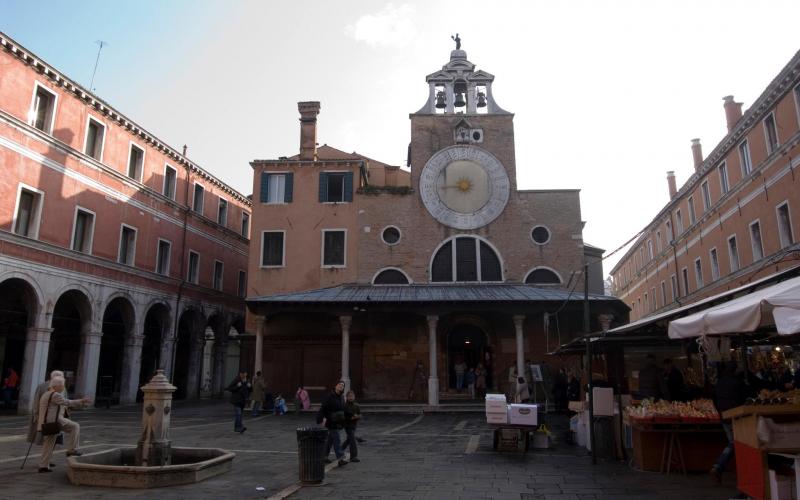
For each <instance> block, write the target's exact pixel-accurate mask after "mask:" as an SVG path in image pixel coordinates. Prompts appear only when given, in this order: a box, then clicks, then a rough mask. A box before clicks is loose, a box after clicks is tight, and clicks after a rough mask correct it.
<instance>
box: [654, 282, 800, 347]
mask: <svg viewBox="0 0 800 500" xmlns="http://www.w3.org/2000/svg"><path fill="white" fill-rule="evenodd" d="M768 325H775V328H776V330H777V331H778V334H780V335H791V334H793V333H800V277H797V278H792V279H789V280H786V281H783V282H781V283H777V284H775V285H772V286H768V287H766V288H762V289H760V290H756V291H754V292H752V293H749V294H747V295H744V296H742V297H739V298H736V299H733V300H731V301H729V302H725V303H723V304H719V305H716V306H714V307H710V308H708V309H706V310H704V311H700V312H697V313H694V314H692V315H690V316H686V317H685V318H680V319H676V320H674V321H670V323H669V337H670V338H672V339H683V338H690V337H700V336H701V335H715V334H717V335H718V334H725V333H747V332H754V331H756V330H757V329H759V328H760V327H764V326H768Z"/></svg>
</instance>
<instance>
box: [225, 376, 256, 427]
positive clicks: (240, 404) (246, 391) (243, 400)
mask: <svg viewBox="0 0 800 500" xmlns="http://www.w3.org/2000/svg"><path fill="white" fill-rule="evenodd" d="M252 389H253V384H251V383H250V382H249V381H248V380H247V372H246V371H244V370H240V371H239V376H238V377H236V378H235V379H233V382H231V383H230V384H229V385H228V388H227V389H226V390H227V391H228V392H230V393H231V400H230V401H231V404H232V405H233V408H234V411H235V412H236V413H235V416H234V420H233V432H238V433H239V434H243V433H244V431H246V430H247V427H245V426H244V423H243V422H242V418H243V416H244V405H245V404H247V398H249V397H250V391H251V390H252Z"/></svg>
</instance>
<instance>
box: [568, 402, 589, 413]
mask: <svg viewBox="0 0 800 500" xmlns="http://www.w3.org/2000/svg"><path fill="white" fill-rule="evenodd" d="M567 407H568V408H569V410H570V411H574V412H576V413H578V412H582V411H584V410H586V409H587V408H588V407H589V405H588V403H586V402H585V401H570V402H569V404H568V406H567Z"/></svg>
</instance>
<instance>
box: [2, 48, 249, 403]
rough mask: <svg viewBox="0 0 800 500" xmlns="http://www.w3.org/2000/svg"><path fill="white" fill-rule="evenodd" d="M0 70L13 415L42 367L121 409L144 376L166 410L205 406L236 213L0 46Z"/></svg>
mask: <svg viewBox="0 0 800 500" xmlns="http://www.w3.org/2000/svg"><path fill="white" fill-rule="evenodd" d="M0 66H2V68H3V71H2V74H0V172H1V174H0V366H2V367H3V368H4V369H5V368H9V367H13V368H15V369H16V370H17V371H18V372H19V373H20V374H21V379H22V382H21V387H20V394H19V405H18V407H19V409H20V411H26V410H28V409H29V408H30V406H31V404H32V402H31V397H32V394H33V391H34V390H35V389H36V386H37V385H38V384H40V383H41V382H43V381H44V380H45V375H46V373H47V372H48V371H49V370H52V369H60V370H64V371H65V372H66V373H67V378H68V385H69V390H70V392H71V393H74V394H78V395H84V394H88V395H95V394H97V396H98V397H106V398H110V399H111V400H112V401H120V402H123V403H126V402H132V401H135V400H136V398H137V391H138V387H139V386H140V385H141V382H142V381H143V380H144V379H147V378H149V377H150V376H151V375H152V373H153V371H154V370H155V369H156V368H159V367H161V368H164V369H166V370H167V372H168V373H169V374H171V376H172V379H173V383H175V384H176V385H177V386H178V387H179V394H178V396H179V397H187V398H196V397H199V396H201V395H212V394H220V393H221V392H222V388H223V387H224V385H223V383H224V381H225V379H226V378H227V377H228V376H229V375H230V373H226V370H227V371H235V370H237V369H238V342H239V341H238V340H236V338H235V337H232V336H231V332H232V331H233V332H234V333H236V332H239V333H243V332H244V301H243V297H244V296H245V295H246V286H247V253H248V244H249V225H250V224H249V218H250V208H251V203H250V200H249V199H248V198H247V197H245V196H243V195H242V194H240V193H238V192H237V191H235V190H234V189H232V188H231V187H230V186H228V185H226V184H225V183H224V182H222V181H221V180H219V179H217V178H216V177H214V176H212V175H211V174H209V173H208V172H206V171H205V170H203V169H202V168H200V167H199V166H197V165H196V164H194V163H193V162H192V161H190V160H189V159H188V158H187V157H186V155H185V150H184V152H183V154H181V153H180V152H178V151H176V150H175V149H173V148H172V147H170V146H169V145H167V144H164V143H163V142H162V141H160V140H159V139H158V138H157V137H155V136H154V135H153V134H151V133H150V132H148V131H147V130H145V129H144V128H142V127H141V126H140V125H138V124H137V123H134V122H133V121H131V120H130V119H129V118H128V117H126V116H124V115H123V114H121V113H120V112H119V111H117V110H116V109H114V108H113V107H112V106H111V105H109V104H108V103H106V102H104V101H103V100H102V99H100V98H99V97H97V96H95V95H93V94H92V93H90V92H89V91H88V90H86V89H85V88H83V87H81V86H80V85H78V84H77V83H75V82H74V81H73V80H71V79H69V78H68V77H66V76H65V75H63V74H61V73H59V72H58V71H57V70H56V69H54V68H53V67H51V66H50V65H48V64H47V63H45V62H44V61H42V60H41V59H39V58H38V57H36V55H34V54H32V53H31V52H29V51H27V50H26V49H25V48H23V47H21V46H20V45H19V44H18V43H16V42H15V41H13V40H11V39H10V38H8V37H7V36H5V35H4V34H2V33H0ZM232 328H234V329H235V330H232ZM229 358H230V360H231V361H230V362H228V359H229Z"/></svg>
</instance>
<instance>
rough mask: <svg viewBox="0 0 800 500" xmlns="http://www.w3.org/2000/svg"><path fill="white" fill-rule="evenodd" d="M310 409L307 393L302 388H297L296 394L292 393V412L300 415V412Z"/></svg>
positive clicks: (309, 399)
mask: <svg viewBox="0 0 800 500" xmlns="http://www.w3.org/2000/svg"><path fill="white" fill-rule="evenodd" d="M310 407H311V398H309V397H308V391H307V390H306V389H305V388H304V387H303V386H302V385H300V386H297V392H295V393H294V411H295V413H298V414H299V413H300V410H308V409H309V408H310Z"/></svg>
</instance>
